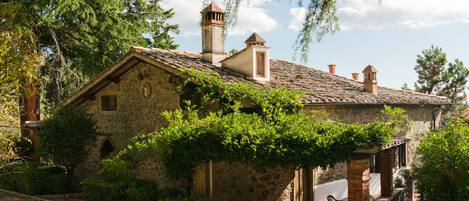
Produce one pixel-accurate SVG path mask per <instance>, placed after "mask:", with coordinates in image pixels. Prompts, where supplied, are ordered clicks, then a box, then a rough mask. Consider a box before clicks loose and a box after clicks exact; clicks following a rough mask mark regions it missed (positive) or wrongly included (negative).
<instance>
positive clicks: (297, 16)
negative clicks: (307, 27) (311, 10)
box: [288, 7, 306, 31]
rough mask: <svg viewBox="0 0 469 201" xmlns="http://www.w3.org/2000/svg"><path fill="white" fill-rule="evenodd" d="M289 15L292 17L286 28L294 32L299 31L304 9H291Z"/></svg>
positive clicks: (304, 12)
mask: <svg viewBox="0 0 469 201" xmlns="http://www.w3.org/2000/svg"><path fill="white" fill-rule="evenodd" d="M290 15H292V16H293V19H292V20H290V24H289V25H288V28H289V29H291V30H294V31H299V30H300V29H301V26H302V24H303V21H304V19H305V15H306V9H305V8H302V7H298V8H291V9H290Z"/></svg>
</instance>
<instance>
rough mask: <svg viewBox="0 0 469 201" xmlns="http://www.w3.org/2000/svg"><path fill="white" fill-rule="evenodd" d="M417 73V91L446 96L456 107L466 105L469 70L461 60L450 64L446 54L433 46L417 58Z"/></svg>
mask: <svg viewBox="0 0 469 201" xmlns="http://www.w3.org/2000/svg"><path fill="white" fill-rule="evenodd" d="M415 71H416V72H417V74H418V80H417V82H415V90H416V91H418V92H421V93H427V94H437V95H440V96H446V97H447V98H448V99H449V100H450V101H451V103H452V104H453V105H454V106H458V105H461V104H464V103H465V101H466V98H467V97H466V94H465V89H466V84H467V78H468V76H469V69H468V68H467V67H466V66H465V65H464V63H463V62H462V61H461V60H459V59H455V60H454V61H453V62H449V63H448V62H447V58H446V53H445V52H444V51H443V50H442V49H441V48H439V47H437V46H433V45H432V46H431V47H430V48H429V49H426V50H423V51H422V54H421V55H418V56H417V65H416V66H415ZM452 109H454V107H453V108H452Z"/></svg>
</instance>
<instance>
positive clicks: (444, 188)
mask: <svg viewBox="0 0 469 201" xmlns="http://www.w3.org/2000/svg"><path fill="white" fill-rule="evenodd" d="M417 153H418V154H419V155H420V156H421V161H420V162H421V163H420V164H418V165H417V167H415V168H414V177H415V179H416V180H417V190H418V191H419V192H420V194H421V196H420V200H421V201H430V200H431V201H440V200H441V201H459V200H461V201H463V200H467V198H469V160H468V158H469V126H468V125H466V124H464V123H463V121H462V120H455V119H453V120H450V121H449V123H448V124H447V125H446V126H445V127H444V128H441V129H437V130H434V131H431V132H430V133H428V135H427V136H426V138H425V139H423V141H422V142H421V143H420V145H419V147H418V149H417Z"/></svg>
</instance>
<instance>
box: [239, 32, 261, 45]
mask: <svg viewBox="0 0 469 201" xmlns="http://www.w3.org/2000/svg"><path fill="white" fill-rule="evenodd" d="M244 43H265V40H264V39H263V38H262V37H261V36H260V35H259V34H257V33H253V34H252V35H251V36H249V38H248V39H246V41H244Z"/></svg>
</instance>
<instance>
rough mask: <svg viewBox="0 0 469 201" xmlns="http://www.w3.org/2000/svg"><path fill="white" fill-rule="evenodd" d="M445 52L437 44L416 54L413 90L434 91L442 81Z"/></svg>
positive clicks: (428, 92) (445, 61)
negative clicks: (416, 77)
mask: <svg viewBox="0 0 469 201" xmlns="http://www.w3.org/2000/svg"><path fill="white" fill-rule="evenodd" d="M446 63H447V60H446V53H444V52H443V50H442V49H441V48H439V47H437V46H433V45H432V46H431V47H430V49H426V50H423V51H422V54H421V55H417V65H416V66H415V68H414V69H415V71H416V72H417V74H418V80H417V82H416V83H415V90H416V91H418V92H421V93H427V94H431V93H436V90H438V88H439V87H440V86H441V83H442V81H443V72H444V69H445V66H446Z"/></svg>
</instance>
